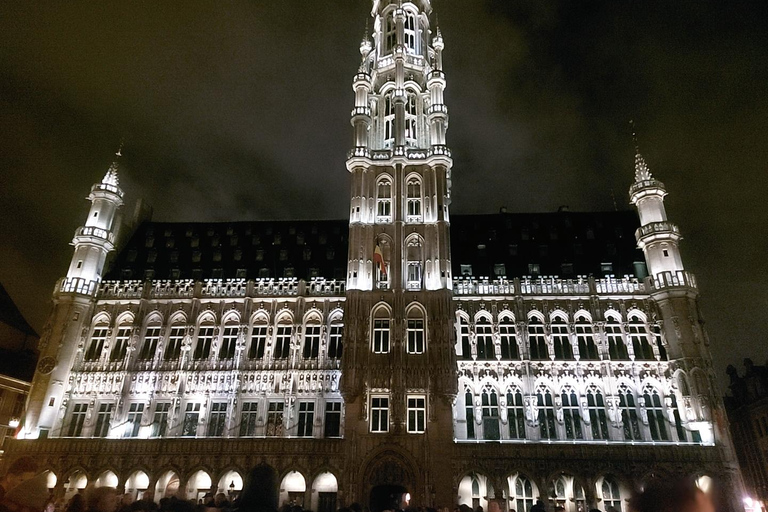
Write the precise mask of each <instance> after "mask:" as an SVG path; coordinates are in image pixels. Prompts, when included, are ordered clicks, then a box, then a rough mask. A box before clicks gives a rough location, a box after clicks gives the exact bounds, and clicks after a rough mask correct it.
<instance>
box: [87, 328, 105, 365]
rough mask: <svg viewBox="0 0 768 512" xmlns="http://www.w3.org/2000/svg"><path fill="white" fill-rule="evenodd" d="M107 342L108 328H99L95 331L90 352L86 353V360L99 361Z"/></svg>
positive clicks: (89, 348) (89, 347)
mask: <svg viewBox="0 0 768 512" xmlns="http://www.w3.org/2000/svg"><path fill="white" fill-rule="evenodd" d="M106 341H107V326H106V325H103V326H102V325H99V326H97V327H96V328H95V329H94V330H93V334H91V344H90V345H89V346H88V351H87V352H86V353H85V360H86V361H97V360H98V359H99V358H100V357H101V352H102V351H103V350H104V343H105V342H106Z"/></svg>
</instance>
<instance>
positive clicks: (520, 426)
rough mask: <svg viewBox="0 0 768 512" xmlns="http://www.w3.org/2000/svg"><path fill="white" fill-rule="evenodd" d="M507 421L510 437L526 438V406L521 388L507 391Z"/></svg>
mask: <svg viewBox="0 0 768 512" xmlns="http://www.w3.org/2000/svg"><path fill="white" fill-rule="evenodd" d="M507 423H508V424H509V438H510V439H525V407H524V405H523V394H522V393H521V392H520V390H519V389H517V388H516V389H513V390H510V391H508V392H507Z"/></svg>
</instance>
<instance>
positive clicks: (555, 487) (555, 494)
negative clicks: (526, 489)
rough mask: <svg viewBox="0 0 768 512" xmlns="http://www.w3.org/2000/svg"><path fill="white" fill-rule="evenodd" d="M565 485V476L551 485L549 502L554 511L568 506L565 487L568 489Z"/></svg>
mask: <svg viewBox="0 0 768 512" xmlns="http://www.w3.org/2000/svg"><path fill="white" fill-rule="evenodd" d="M565 484H566V481H565V476H564V475H563V476H561V477H560V478H558V479H556V480H555V481H554V482H551V483H550V487H549V495H550V500H549V502H550V506H551V507H552V509H556V508H557V507H560V508H562V509H565V507H566V505H567V503H566V501H567V500H568V495H567V494H566V491H565V487H566V485H565Z"/></svg>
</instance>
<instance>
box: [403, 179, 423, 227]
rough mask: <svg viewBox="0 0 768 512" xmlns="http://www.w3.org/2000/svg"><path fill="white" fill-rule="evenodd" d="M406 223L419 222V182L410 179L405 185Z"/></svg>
mask: <svg viewBox="0 0 768 512" xmlns="http://www.w3.org/2000/svg"><path fill="white" fill-rule="evenodd" d="M406 192H407V201H406V204H407V208H408V211H407V215H408V219H407V220H408V222H421V181H419V179H418V178H411V179H409V180H408V183H407V185H406Z"/></svg>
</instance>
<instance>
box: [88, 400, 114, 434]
mask: <svg viewBox="0 0 768 512" xmlns="http://www.w3.org/2000/svg"><path fill="white" fill-rule="evenodd" d="M113 412H115V404H113V403H102V404H99V413H98V415H97V416H96V430H94V431H93V437H107V436H108V435H109V426H110V425H109V424H110V423H111V422H112V413H113Z"/></svg>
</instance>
